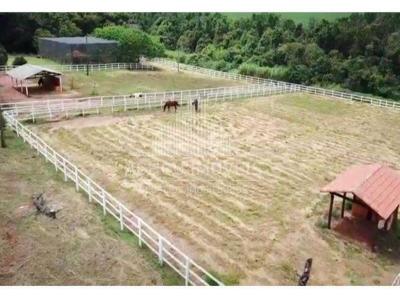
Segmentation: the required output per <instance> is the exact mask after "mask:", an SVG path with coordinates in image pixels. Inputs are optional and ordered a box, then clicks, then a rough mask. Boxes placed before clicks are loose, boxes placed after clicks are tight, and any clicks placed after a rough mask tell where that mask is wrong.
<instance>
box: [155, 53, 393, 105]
mask: <svg viewBox="0 0 400 302" xmlns="http://www.w3.org/2000/svg"><path fill="white" fill-rule="evenodd" d="M149 62H151V63H155V64H161V65H164V66H168V67H171V68H176V69H178V68H179V69H182V70H187V71H191V72H197V73H201V74H204V75H207V76H209V77H215V78H223V79H228V80H236V81H245V82H247V83H257V84H264V85H274V86H275V87H285V89H287V87H289V89H288V90H289V91H291V90H295V91H299V92H304V93H309V94H316V95H322V96H330V97H334V98H339V99H342V100H347V101H350V102H362V103H367V104H369V105H371V106H378V107H386V108H393V109H396V110H400V102H396V101H391V100H386V99H380V98H374V97H369V96H364V95H361V94H356V93H347V92H341V91H337V90H332V89H324V88H319V87H313V86H306V85H299V84H293V83H289V82H283V81H275V80H271V79H264V78H258V77H252V76H247V75H241V74H238V73H231V72H223V71H217V70H213V69H208V68H203V67H198V66H193V65H187V64H182V63H177V62H175V61H172V60H168V59H164V58H154V59H151V60H149ZM178 66H179V67H178Z"/></svg>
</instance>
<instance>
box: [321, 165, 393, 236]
mask: <svg viewBox="0 0 400 302" xmlns="http://www.w3.org/2000/svg"><path fill="white" fill-rule="evenodd" d="M321 192H327V193H329V194H330V204H329V212H328V228H331V223H332V211H333V204H334V202H335V197H336V199H339V201H340V202H341V218H343V217H344V213H345V203H346V201H347V202H351V204H352V212H351V215H352V216H353V217H356V218H359V219H366V220H369V221H372V222H374V223H377V227H378V229H385V230H390V229H391V228H392V227H396V226H397V218H398V212H399V205H400V173H399V172H398V171H396V170H394V169H392V168H390V167H387V166H384V165H380V164H372V165H358V166H353V167H350V168H349V169H348V170H346V171H344V172H343V173H341V174H340V175H338V176H337V178H336V179H335V180H333V181H332V182H331V183H329V184H328V185H326V186H325V187H324V188H322V189H321Z"/></svg>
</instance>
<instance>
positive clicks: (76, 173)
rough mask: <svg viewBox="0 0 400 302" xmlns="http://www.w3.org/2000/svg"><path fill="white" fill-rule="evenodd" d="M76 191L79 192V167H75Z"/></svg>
mask: <svg viewBox="0 0 400 302" xmlns="http://www.w3.org/2000/svg"><path fill="white" fill-rule="evenodd" d="M75 189H76V191H77V192H78V191H79V177H78V167H77V166H75Z"/></svg>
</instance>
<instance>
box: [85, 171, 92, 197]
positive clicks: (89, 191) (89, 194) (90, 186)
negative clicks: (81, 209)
mask: <svg viewBox="0 0 400 302" xmlns="http://www.w3.org/2000/svg"><path fill="white" fill-rule="evenodd" d="M86 182H87V189H88V196H89V202H92V185H91V184H90V178H89V177H86Z"/></svg>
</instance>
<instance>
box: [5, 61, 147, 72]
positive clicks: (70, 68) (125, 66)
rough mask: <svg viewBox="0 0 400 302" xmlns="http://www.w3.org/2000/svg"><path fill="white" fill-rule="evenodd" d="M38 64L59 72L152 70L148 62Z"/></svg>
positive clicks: (6, 68) (6, 67) (6, 69)
mask: <svg viewBox="0 0 400 302" xmlns="http://www.w3.org/2000/svg"><path fill="white" fill-rule="evenodd" d="M40 66H42V67H45V68H49V69H53V70H56V71H61V72H80V71H86V70H87V69H89V71H112V70H154V69H155V68H154V66H153V65H150V64H142V63H108V64H87V65H86V64H70V65H64V64H54V65H47V64H45V65H42V64H40ZM15 67H18V66H13V65H0V73H5V72H7V71H9V70H11V69H13V68H15Z"/></svg>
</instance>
